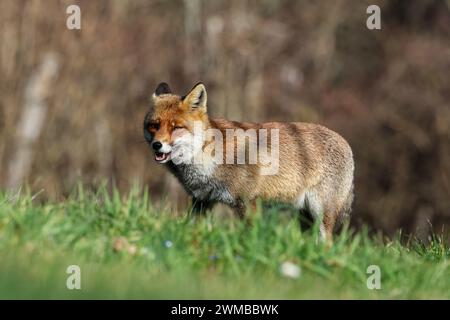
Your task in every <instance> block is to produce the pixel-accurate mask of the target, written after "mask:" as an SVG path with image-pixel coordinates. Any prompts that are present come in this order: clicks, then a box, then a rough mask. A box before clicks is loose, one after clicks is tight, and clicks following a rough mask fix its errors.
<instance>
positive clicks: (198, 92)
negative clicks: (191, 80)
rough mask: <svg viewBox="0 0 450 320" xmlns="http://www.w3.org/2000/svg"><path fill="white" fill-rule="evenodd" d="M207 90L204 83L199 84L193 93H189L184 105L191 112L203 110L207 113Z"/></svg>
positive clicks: (193, 89)
mask: <svg viewBox="0 0 450 320" xmlns="http://www.w3.org/2000/svg"><path fill="white" fill-rule="evenodd" d="M206 101H207V95H206V88H205V86H204V85H203V83H197V84H196V85H195V86H194V88H192V90H191V92H189V93H188V94H187V95H186V96H185V97H184V98H183V103H184V104H185V105H187V106H189V108H190V109H191V110H201V111H204V112H206Z"/></svg>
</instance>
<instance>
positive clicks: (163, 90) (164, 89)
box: [153, 82, 172, 99]
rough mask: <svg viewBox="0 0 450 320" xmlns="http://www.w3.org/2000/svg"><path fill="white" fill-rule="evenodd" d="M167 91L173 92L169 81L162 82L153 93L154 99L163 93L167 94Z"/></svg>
mask: <svg viewBox="0 0 450 320" xmlns="http://www.w3.org/2000/svg"><path fill="white" fill-rule="evenodd" d="M167 93H172V91H171V90H170V87H169V85H168V84H167V83H165V82H161V83H160V84H158V86H157V87H156V90H155V93H153V99H155V98H157V97H159V96H160V95H162V94H167Z"/></svg>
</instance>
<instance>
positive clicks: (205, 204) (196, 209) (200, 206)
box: [192, 198, 215, 215]
mask: <svg viewBox="0 0 450 320" xmlns="http://www.w3.org/2000/svg"><path fill="white" fill-rule="evenodd" d="M214 205H215V202H213V201H203V200H199V199H196V198H192V213H194V214H197V215H205V214H206V211H208V210H211V209H212V208H213V207H214Z"/></svg>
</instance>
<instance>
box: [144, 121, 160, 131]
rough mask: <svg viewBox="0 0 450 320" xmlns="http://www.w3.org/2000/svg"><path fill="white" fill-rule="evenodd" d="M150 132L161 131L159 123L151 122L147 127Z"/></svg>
mask: <svg viewBox="0 0 450 320" xmlns="http://www.w3.org/2000/svg"><path fill="white" fill-rule="evenodd" d="M147 129H148V130H158V129H159V123H156V122H150V123H149V124H148V126H147Z"/></svg>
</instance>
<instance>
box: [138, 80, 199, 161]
mask: <svg viewBox="0 0 450 320" xmlns="http://www.w3.org/2000/svg"><path fill="white" fill-rule="evenodd" d="M152 98H153V106H152V108H151V110H150V112H148V113H147V115H146V116H145V120H144V137H145V139H146V141H147V142H148V143H149V145H150V147H151V148H152V150H153V152H154V155H155V160H156V162H158V163H166V162H168V161H170V160H175V159H181V158H183V159H187V158H189V157H192V156H193V154H194V153H195V151H196V150H197V149H199V148H200V149H201V147H202V142H201V137H199V136H198V135H196V134H195V130H194V127H195V126H196V125H198V124H199V123H201V124H202V126H203V128H202V129H204V128H205V127H206V126H207V124H208V115H207V112H206V111H207V108H206V101H207V95H206V88H205V86H204V85H203V84H202V83H198V84H196V85H195V86H194V87H193V88H192V90H191V91H190V92H189V93H188V94H187V95H185V96H179V95H176V94H173V93H172V92H171V90H170V88H169V85H168V84H167V83H164V82H163V83H160V84H159V85H158V87H157V88H156V90H155V92H154V93H153V96H152ZM174 162H175V161H174Z"/></svg>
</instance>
